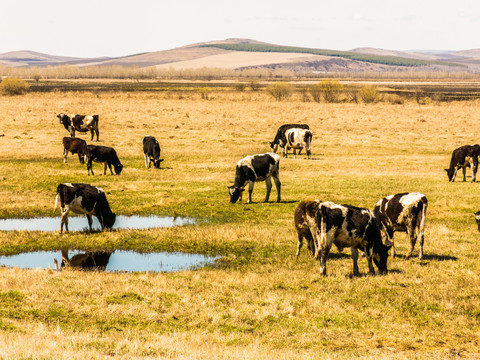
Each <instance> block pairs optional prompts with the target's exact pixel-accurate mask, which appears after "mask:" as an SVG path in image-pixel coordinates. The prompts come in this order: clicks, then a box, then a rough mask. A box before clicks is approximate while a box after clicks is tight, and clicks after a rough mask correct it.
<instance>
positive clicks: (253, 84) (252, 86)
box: [248, 81, 260, 91]
mask: <svg viewBox="0 0 480 360" xmlns="http://www.w3.org/2000/svg"><path fill="white" fill-rule="evenodd" d="M248 84H249V85H250V89H252V91H257V90H258V89H260V83H259V82H258V81H250V82H249V83H248Z"/></svg>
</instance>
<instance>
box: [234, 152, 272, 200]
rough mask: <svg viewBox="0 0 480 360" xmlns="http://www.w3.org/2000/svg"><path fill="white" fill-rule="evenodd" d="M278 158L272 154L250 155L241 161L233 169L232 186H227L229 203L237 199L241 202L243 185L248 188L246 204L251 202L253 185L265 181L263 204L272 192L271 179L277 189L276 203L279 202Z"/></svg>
mask: <svg viewBox="0 0 480 360" xmlns="http://www.w3.org/2000/svg"><path fill="white" fill-rule="evenodd" d="M279 164H280V156H278V155H277V154H274V153H266V154H258V155H251V156H247V157H245V158H243V159H241V160H240V161H239V162H238V163H237V167H236V169H235V181H234V184H233V185H232V186H228V192H229V194H230V202H231V203H232V204H234V203H235V202H236V201H237V200H238V199H239V198H240V200H241V195H242V192H243V191H244V190H245V184H246V183H247V181H248V182H249V186H248V202H247V204H248V203H251V202H252V191H253V185H254V184H255V182H256V181H265V184H266V185H267V196H266V197H265V202H267V201H268V198H269V197H270V191H271V190H272V179H271V178H272V177H273V181H274V182H275V187H276V188H277V202H280V188H281V183H280V179H279V174H278V172H279Z"/></svg>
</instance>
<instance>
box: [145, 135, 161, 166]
mask: <svg viewBox="0 0 480 360" xmlns="http://www.w3.org/2000/svg"><path fill="white" fill-rule="evenodd" d="M142 144H143V155H144V156H145V167H146V168H147V169H150V164H151V163H152V162H153V167H154V168H155V169H160V162H162V161H163V159H160V144H159V143H158V141H157V139H155V138H154V137H153V136H150V135H147V136H145V137H144V138H143V140H142Z"/></svg>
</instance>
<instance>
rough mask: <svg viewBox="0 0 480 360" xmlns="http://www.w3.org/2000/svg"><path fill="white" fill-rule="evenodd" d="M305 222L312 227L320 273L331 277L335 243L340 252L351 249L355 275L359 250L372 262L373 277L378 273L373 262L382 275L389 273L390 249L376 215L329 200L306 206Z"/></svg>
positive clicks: (366, 210) (370, 263) (311, 231)
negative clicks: (329, 267) (329, 269)
mask: <svg viewBox="0 0 480 360" xmlns="http://www.w3.org/2000/svg"><path fill="white" fill-rule="evenodd" d="M303 208H304V211H305V220H304V221H305V223H306V224H307V226H308V227H309V230H310V233H311V235H312V238H313V243H314V247H315V254H314V257H315V259H317V260H319V261H320V274H322V275H326V274H327V267H326V264H327V256H328V254H329V252H330V249H331V248H332V245H333V244H335V245H336V246H337V247H338V248H339V249H343V248H347V247H349V248H350V251H351V253H352V260H353V273H354V275H358V274H359V272H358V264H357V261H358V249H360V250H362V251H363V252H364V253H365V255H366V257H367V261H368V269H369V273H370V274H374V273H375V269H374V268H373V264H372V260H373V262H374V263H375V265H376V266H377V267H378V270H379V271H380V272H381V273H386V272H387V271H388V270H387V259H388V249H389V248H390V247H389V246H385V245H384V244H383V243H382V236H381V233H380V230H379V228H378V226H377V223H376V221H375V217H374V216H373V213H372V212H371V211H370V210H368V209H363V208H358V207H355V206H351V205H338V204H335V203H332V202H329V201H326V202H319V203H315V202H310V203H308V202H307V203H305V206H304V207H303Z"/></svg>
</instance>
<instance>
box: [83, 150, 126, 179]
mask: <svg viewBox="0 0 480 360" xmlns="http://www.w3.org/2000/svg"><path fill="white" fill-rule="evenodd" d="M87 159H88V161H87V171H88V175H90V172H92V175H94V173H93V169H92V161H95V162H98V163H103V164H104V166H103V175H105V174H106V173H107V166H108V168H109V169H110V174H112V175H113V171H112V165H113V167H114V169H115V174H117V175H120V173H121V172H122V169H123V165H122V164H120V160H119V159H118V156H117V152H116V151H115V149H113V148H111V147H108V146H99V145H88V146H87Z"/></svg>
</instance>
